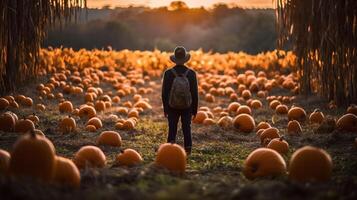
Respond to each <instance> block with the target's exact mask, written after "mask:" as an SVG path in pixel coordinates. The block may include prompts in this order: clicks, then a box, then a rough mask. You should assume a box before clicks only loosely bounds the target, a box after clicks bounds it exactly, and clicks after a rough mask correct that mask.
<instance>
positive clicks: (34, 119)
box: [27, 113, 40, 124]
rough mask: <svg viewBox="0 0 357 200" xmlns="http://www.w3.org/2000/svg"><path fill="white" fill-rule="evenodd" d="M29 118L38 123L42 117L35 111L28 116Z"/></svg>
mask: <svg viewBox="0 0 357 200" xmlns="http://www.w3.org/2000/svg"><path fill="white" fill-rule="evenodd" d="M27 119H29V120H31V121H32V122H33V123H34V124H38V123H39V122H40V118H39V117H38V116H37V115H36V114H35V113H33V114H32V115H29V116H27Z"/></svg>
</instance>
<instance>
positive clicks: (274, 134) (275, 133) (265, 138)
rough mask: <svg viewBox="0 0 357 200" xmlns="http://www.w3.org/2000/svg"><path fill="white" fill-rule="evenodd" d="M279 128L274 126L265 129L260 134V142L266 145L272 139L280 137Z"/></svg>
mask: <svg viewBox="0 0 357 200" xmlns="http://www.w3.org/2000/svg"><path fill="white" fill-rule="evenodd" d="M279 137H280V135H279V130H278V129H277V128H274V127H270V128H267V129H265V130H264V131H263V132H262V133H261V134H260V143H261V144H262V145H263V146H266V145H267V144H268V143H269V142H270V140H272V139H274V138H279Z"/></svg>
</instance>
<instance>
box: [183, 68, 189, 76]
mask: <svg viewBox="0 0 357 200" xmlns="http://www.w3.org/2000/svg"><path fill="white" fill-rule="evenodd" d="M188 72H190V70H189V69H187V70H186V71H185V73H183V75H184V76H186V77H187V75H188Z"/></svg>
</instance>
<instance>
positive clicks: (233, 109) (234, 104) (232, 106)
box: [228, 102, 240, 112]
mask: <svg viewBox="0 0 357 200" xmlns="http://www.w3.org/2000/svg"><path fill="white" fill-rule="evenodd" d="M239 106H240V104H239V103H238V102H232V103H230V104H229V105H228V111H229V112H236V111H237V109H238V108H239Z"/></svg>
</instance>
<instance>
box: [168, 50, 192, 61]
mask: <svg viewBox="0 0 357 200" xmlns="http://www.w3.org/2000/svg"><path fill="white" fill-rule="evenodd" d="M190 58H191V55H190V53H188V52H187V51H186V49H185V47H183V46H178V47H176V48H175V53H174V55H171V56H170V60H171V61H172V62H174V63H176V64H184V63H186V62H188V61H189V60H190Z"/></svg>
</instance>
